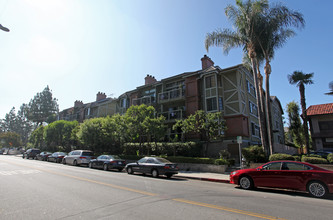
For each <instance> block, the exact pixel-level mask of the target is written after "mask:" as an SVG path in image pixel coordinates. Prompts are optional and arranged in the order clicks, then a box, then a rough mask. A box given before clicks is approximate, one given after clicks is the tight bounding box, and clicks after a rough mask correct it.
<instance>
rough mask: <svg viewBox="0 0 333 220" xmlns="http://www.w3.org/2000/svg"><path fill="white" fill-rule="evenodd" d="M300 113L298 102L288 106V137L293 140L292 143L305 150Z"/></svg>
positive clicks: (290, 103)
mask: <svg viewBox="0 0 333 220" xmlns="http://www.w3.org/2000/svg"><path fill="white" fill-rule="evenodd" d="M299 111H300V108H299V106H298V104H297V103H296V102H294V101H293V102H289V103H288V104H287V113H288V120H289V123H288V124H289V129H288V133H287V137H290V138H291V140H290V139H289V141H290V142H291V143H293V144H294V145H296V146H297V147H300V148H302V149H303V146H304V144H305V140H304V132H303V127H302V123H301V118H300V114H299Z"/></svg>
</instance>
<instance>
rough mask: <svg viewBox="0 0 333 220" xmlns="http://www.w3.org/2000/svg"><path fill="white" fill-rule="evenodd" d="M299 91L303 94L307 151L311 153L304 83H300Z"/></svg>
mask: <svg viewBox="0 0 333 220" xmlns="http://www.w3.org/2000/svg"><path fill="white" fill-rule="evenodd" d="M299 92H300V96H301V106H302V119H303V130H304V131H303V132H304V137H305V149H306V153H307V154H309V153H310V144H309V128H308V120H307V119H308V117H307V115H306V103H305V87H304V84H303V83H301V84H300V85H299Z"/></svg>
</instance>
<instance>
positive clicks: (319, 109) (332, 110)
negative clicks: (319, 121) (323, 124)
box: [306, 103, 333, 116]
mask: <svg viewBox="0 0 333 220" xmlns="http://www.w3.org/2000/svg"><path fill="white" fill-rule="evenodd" d="M306 114H307V115H308V116H309V115H326V114H333V103H328V104H321V105H311V106H310V107H309V108H308V109H307V110H306Z"/></svg>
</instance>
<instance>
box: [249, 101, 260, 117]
mask: <svg viewBox="0 0 333 220" xmlns="http://www.w3.org/2000/svg"><path fill="white" fill-rule="evenodd" d="M249 108H250V113H251V114H252V115H255V116H258V108H257V105H255V104H254V103H253V102H251V101H249Z"/></svg>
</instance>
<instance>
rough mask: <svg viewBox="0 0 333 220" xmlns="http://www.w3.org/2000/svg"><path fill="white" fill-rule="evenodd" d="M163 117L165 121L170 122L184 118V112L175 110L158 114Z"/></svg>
mask: <svg viewBox="0 0 333 220" xmlns="http://www.w3.org/2000/svg"><path fill="white" fill-rule="evenodd" d="M160 115H163V116H164V117H165V118H166V121H172V120H176V119H178V120H179V119H183V118H184V111H183V110H175V111H167V112H162V113H160V114H159V116H160Z"/></svg>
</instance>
